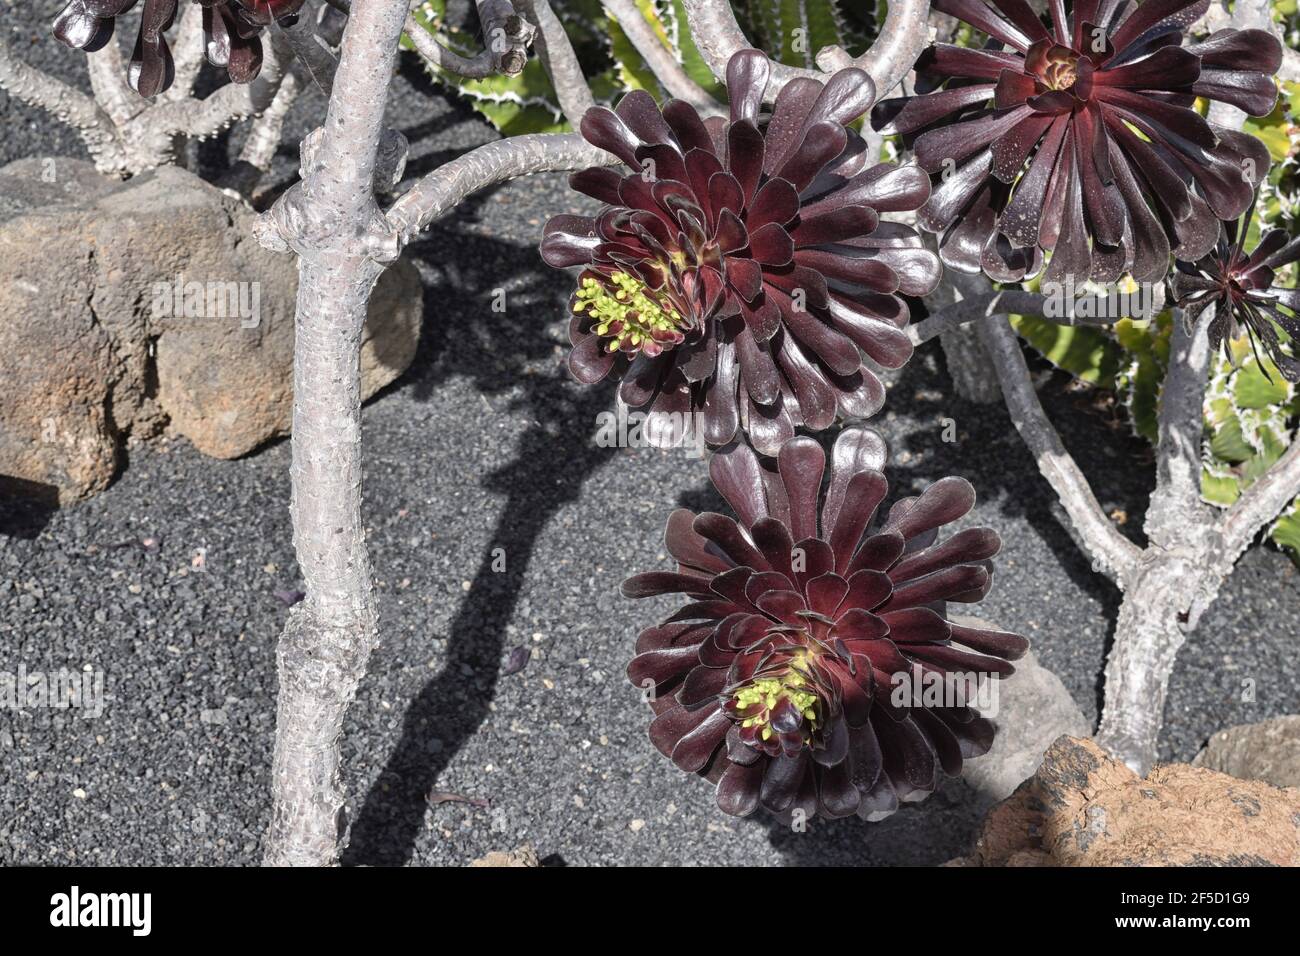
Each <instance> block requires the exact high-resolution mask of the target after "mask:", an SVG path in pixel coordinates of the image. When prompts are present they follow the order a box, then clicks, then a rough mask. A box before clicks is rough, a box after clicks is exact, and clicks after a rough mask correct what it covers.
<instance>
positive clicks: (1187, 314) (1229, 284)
mask: <svg viewBox="0 0 1300 956" xmlns="http://www.w3.org/2000/svg"><path fill="white" fill-rule="evenodd" d="M1254 210H1255V207H1254V205H1253V204H1252V205H1251V207H1250V209H1249V210H1248V211H1247V212H1246V214H1245V215H1244V216H1243V217H1242V218H1241V221H1240V222H1236V221H1229V222H1225V223H1224V224H1223V229H1222V232H1221V234H1220V236H1219V241H1218V242H1217V243H1216V244H1215V246H1214V248H1213V249H1212V250H1210V252H1209V253H1208V254H1207V255H1205V256H1203V257H1202V258H1201V259H1200V260H1199V261H1197V262H1196V263H1195V264H1193V263H1188V262H1178V263H1177V264H1176V265H1177V270H1176V271H1175V272H1174V275H1173V277H1172V279H1171V281H1170V286H1171V287H1172V290H1173V297H1174V304H1175V305H1176V306H1177V307H1178V308H1180V309H1182V310H1183V317H1184V318H1185V319H1186V321H1187V322H1188V323H1189V324H1192V325H1194V324H1195V323H1196V322H1197V320H1198V319H1200V317H1201V314H1202V313H1203V312H1204V311H1205V310H1206V309H1207V308H1209V307H1210V306H1214V308H1215V312H1214V318H1212V319H1211V320H1210V324H1209V328H1208V334H1209V339H1210V348H1212V349H1217V348H1219V347H1220V346H1222V347H1223V351H1224V355H1230V353H1229V351H1228V341H1229V340H1232V339H1236V338H1237V337H1238V336H1240V335H1242V334H1245V335H1247V336H1249V338H1250V344H1251V348H1253V349H1254V350H1255V357H1256V358H1259V349H1260V347H1261V346H1262V347H1263V349H1264V351H1265V352H1266V353H1267V354H1268V357H1269V358H1270V359H1272V361H1273V364H1274V365H1276V366H1277V369H1278V371H1279V372H1281V373H1282V376H1283V377H1284V378H1286V379H1287V380H1288V381H1291V382H1300V358H1298V355H1300V288H1290V289H1287V288H1283V287H1281V286H1276V285H1274V283H1275V282H1276V281H1277V278H1278V271H1279V270H1281V269H1283V268H1285V267H1286V266H1289V265H1292V264H1293V263H1296V262H1300V239H1293V238H1291V236H1290V235H1289V234H1288V233H1286V232H1284V231H1283V230H1281V229H1272V230H1270V231H1269V232H1267V233H1265V234H1264V236H1263V238H1261V239H1260V241H1259V245H1257V246H1256V247H1255V249H1254V251H1253V252H1250V253H1247V252H1246V250H1245V244H1246V233H1247V230H1248V229H1249V228H1250V220H1251V216H1252V214H1253V213H1254ZM1279 328H1280V329H1281V331H1282V333H1283V336H1279V335H1278V329H1279ZM1283 337H1285V341H1283ZM1260 367H1261V369H1264V366H1263V364H1262V363H1261V365H1260ZM1264 374H1265V375H1267V374H1268V372H1267V370H1265V371H1264Z"/></svg>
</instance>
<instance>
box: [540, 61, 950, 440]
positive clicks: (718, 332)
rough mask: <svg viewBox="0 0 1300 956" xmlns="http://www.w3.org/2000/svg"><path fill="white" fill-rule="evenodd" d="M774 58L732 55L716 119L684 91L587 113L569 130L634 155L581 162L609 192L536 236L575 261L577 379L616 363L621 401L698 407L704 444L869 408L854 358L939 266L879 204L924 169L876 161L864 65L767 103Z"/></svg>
mask: <svg viewBox="0 0 1300 956" xmlns="http://www.w3.org/2000/svg"><path fill="white" fill-rule="evenodd" d="M769 71H770V63H769V61H768V59H767V58H766V57H765V56H763V55H762V54H761V53H759V52H758V51H756V50H742V51H740V52H738V53H736V54H735V55H734V56H733V57H732V59H731V61H730V62H729V63H728V66H727V90H728V95H729V97H730V101H731V103H730V117H729V119H728V118H723V117H720V116H719V117H710V118H708V119H702V118H701V117H700V115H699V114H698V113H697V112H696V111H695V109H694V108H693V107H692V106H690V105H689V104H687V103H685V102H682V101H680V100H672V101H669V102H668V103H667V104H665V106H664V107H663V109H662V110H660V108H659V107H658V106H657V105H656V104H655V101H654V100H653V98H651V97H650V95H649V94H647V93H645V92H642V91H636V92H632V93H629V94H628V95H627V96H625V97H623V99H622V100H621V101H620V102H619V104H618V106H617V108H616V109H614V110H609V109H606V108H604V107H596V108H593V109H591V110H589V111H588V112H587V114H586V115H585V116H584V117H583V120H582V124H581V127H582V134H583V136H584V137H586V139H587V140H588V141H589V142H591V143H592V144H594V145H596V146H599V147H601V148H602V149H605V150H607V151H608V152H610V153H611V154H613V155H614V156H617V157H618V158H619V159H620V160H622V161H623V162H624V163H625V164H627V166H628V167H630V169H629V171H627V172H619V171H617V170H615V169H613V168H609V167H596V168H592V169H587V170H584V171H582V172H579V173H576V174H575V175H574V176H573V177H572V180H571V183H572V185H573V188H574V189H576V190H578V191H580V192H582V193H585V194H587V195H588V196H592V197H594V198H595V199H597V200H599V201H601V202H602V203H604V204H605V206H604V208H603V209H601V210H600V211H599V212H598V213H597V214H596V215H594V216H577V215H563V216H556V217H554V218H552V219H551V220H550V221H549V222H548V223H547V224H546V227H545V234H544V239H543V241H542V258H543V259H545V261H546V262H547V263H548V264H550V265H552V266H555V267H557V268H569V267H581V270H582V271H581V274H580V277H579V280H578V289H577V292H576V293H575V294H574V296H573V298H572V300H571V307H572V309H573V316H572V320H571V323H570V338H571V341H572V344H573V351H572V353H571V354H570V356H569V369H570V371H571V372H572V374H573V375H574V377H575V378H577V379H578V380H579V381H580V382H583V383H585V384H592V383H595V382H598V381H600V380H601V379H603V378H605V377H606V376H607V375H609V374H611V373H613V374H617V375H619V376H620V377H621V378H622V384H621V387H620V390H619V396H620V398H621V400H622V401H623V402H625V403H626V404H627V405H628V406H629V407H631V408H634V409H639V410H644V411H648V412H652V413H656V412H657V413H676V414H677V415H687V416H689V415H697V416H699V419H698V422H699V424H700V425H701V426H702V431H703V435H704V438H705V439H706V440H707V441H708V442H709V443H710V444H712V445H722V444H725V443H726V442H728V441H730V440H732V438H733V437H735V436H736V434H737V432H738V431H743V432H745V433H746V434H747V435H748V437H749V440H750V441H751V442H752V443H753V445H754V447H756V448H758V449H759V450H760V451H763V452H765V453H770V452H775V451H776V449H778V448H779V447H780V446H781V442H782V441H784V440H785V439H787V438H789V437H791V436H792V435H793V434H794V432H795V429H796V428H797V427H799V426H804V427H806V428H809V429H814V430H816V429H822V428H825V427H827V426H828V425H830V424H831V423H832V422H833V421H834V420H835V417H836V414H837V413H838V414H842V415H844V416H847V417H859V418H860V417H867V416H870V415H872V414H874V413H875V412H876V411H878V410H879V408H880V406H881V404H882V402H883V400H884V390H883V388H882V386H881V383H880V381H879V379H877V377H876V376H875V375H874V374H873V373H872V371H871V370H870V368H869V367H868V365H867V364H866V363H865V362H864V361H863V354H864V353H865V355H866V356H867V357H868V358H870V359H871V360H873V361H875V362H877V363H879V364H880V365H882V366H885V367H888V368H896V367H898V366H900V365H902V364H903V363H904V362H906V361H907V359H908V358H909V357H910V356H911V354H912V346H911V344H910V342H909V340H908V337H907V335H906V333H905V332H904V331H903V326H905V325H906V324H907V322H908V319H909V311H908V307H907V304H906V303H905V302H904V300H903V298H902V296H920V295H925V294H926V293H928V292H930V291H932V290H933V289H934V287H935V286H936V284H937V283H938V281H939V276H940V266H939V262H938V259H937V257H936V256H935V255H934V254H933V253H932V252H930V251H929V250H927V249H925V248H923V246H922V243H921V239H920V237H919V236H918V235H917V233H916V231H915V230H914V229H912V228H911V227H909V226H906V225H903V224H901V223H897V222H890V221H886V220H884V219H882V214H886V213H905V212H908V211H911V210H915V209H917V208H918V207H919V206H920V205H921V204H922V203H924V202H925V200H926V199H927V198H928V196H929V194H930V182H929V177H928V176H927V175H926V174H925V172H924V171H922V170H921V169H919V168H918V167H916V166H915V165H910V166H899V165H896V164H892V163H877V162H875V157H872V156H870V155H869V154H868V153H869V151H868V149H867V146H866V143H865V141H864V140H863V138H862V137H861V136H860V135H859V134H858V133H857V132H856V131H854V130H853V129H851V128H849V127H848V126H847V125H846V124H849V123H852V122H853V121H854V120H855V119H857V118H858V117H860V116H862V114H863V113H865V112H866V110H867V109H868V108H869V107H870V106H871V103H872V100H873V99H874V96H875V88H874V86H873V84H872V82H871V78H870V77H869V76H867V74H866V73H864V72H862V71H861V70H857V69H848V70H841V71H839V72H838V73H836V74H834V75H832V76H831V77H829V78H828V79H827V80H826V81H825V82H824V83H823V82H821V81H818V80H813V79H808V78H799V79H795V80H792V81H791V82H789V83H788V84H786V85H785V86H784V87H783V88H782V89H781V91H780V93H779V94H778V95H777V97H776V100H775V102H774V104H773V106H772V108H771V112H770V114H769V113H766V112H764V111H763V109H762V103H763V96H764V93H765V91H766V89H767V86H768V77H769ZM647 434H648V435H649V436H650V437H651V438H652V439H653V437H654V430H653V429H648V430H647Z"/></svg>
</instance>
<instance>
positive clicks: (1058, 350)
mask: <svg viewBox="0 0 1300 956" xmlns="http://www.w3.org/2000/svg"><path fill="white" fill-rule="evenodd" d="M1011 324H1012V326H1013V327H1014V328H1015V330H1016V331H1017V332H1018V333H1019V334H1020V335H1021V337H1022V338H1024V339H1025V341H1027V342H1028V343H1029V344H1030V345H1032V346H1033V347H1034V348H1035V349H1037V350H1038V351H1039V352H1040V353H1041V354H1042V355H1043V357H1044V358H1046V359H1047V360H1048V361H1049V362H1051V363H1052V364H1053V365H1055V366H1056V367H1057V368H1060V369H1063V370H1065V371H1067V372H1069V373H1070V374H1071V375H1073V376H1074V377H1075V378H1077V379H1079V380H1080V381H1084V382H1088V383H1089V384H1091V385H1097V386H1099V387H1101V388H1112V387H1114V384H1115V375H1116V373H1117V372H1118V371H1119V367H1120V358H1121V355H1120V351H1119V349H1118V348H1117V347H1116V345H1115V343H1114V342H1113V341H1112V340H1111V339H1110V337H1109V336H1107V335H1106V334H1105V333H1104V332H1102V331H1101V330H1100V329H1094V328H1086V327H1083V326H1078V325H1058V324H1057V323H1055V322H1052V321H1049V320H1047V319H1042V318H1039V317H1038V316H1031V315H1013V316H1012V317H1011Z"/></svg>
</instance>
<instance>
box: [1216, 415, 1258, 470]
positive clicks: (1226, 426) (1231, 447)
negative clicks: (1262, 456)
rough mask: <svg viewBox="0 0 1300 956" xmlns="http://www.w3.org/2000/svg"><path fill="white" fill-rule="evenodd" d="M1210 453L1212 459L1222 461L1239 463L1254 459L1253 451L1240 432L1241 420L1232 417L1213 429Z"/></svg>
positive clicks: (1234, 416)
mask: <svg viewBox="0 0 1300 956" xmlns="http://www.w3.org/2000/svg"><path fill="white" fill-rule="evenodd" d="M1210 451H1211V452H1212V453H1213V454H1214V457H1216V458H1221V459H1223V460H1224V461H1230V462H1241V461H1247V460H1248V459H1250V458H1252V457H1254V454H1255V449H1253V448H1251V447H1250V443H1249V442H1248V441H1246V439H1245V436H1244V435H1242V432H1241V419H1240V418H1239V417H1238V416H1236V415H1233V416H1231V417H1230V418H1228V419H1227V420H1226V421H1225V422H1223V424H1221V425H1220V426H1219V427H1218V428H1217V429H1215V431H1214V434H1213V435H1211V436H1210Z"/></svg>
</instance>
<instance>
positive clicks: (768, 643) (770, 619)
mask: <svg viewBox="0 0 1300 956" xmlns="http://www.w3.org/2000/svg"><path fill="white" fill-rule="evenodd" d="M884 460H885V446H884V442H883V440H882V439H881V438H880V437H879V436H878V435H877V434H876V433H875V432H873V431H871V430H869V429H867V428H863V427H857V426H855V427H850V428H848V429H846V430H845V431H843V432H842V433H841V434H840V436H839V437H838V438H837V440H836V442H835V446H834V449H833V451H832V454H831V461H830V467H829V481H828V484H827V488H826V491H825V493H824V494H822V493H821V486H822V478H823V473H824V472H825V471H826V457H825V454H824V453H823V451H822V449H821V447H820V446H819V445H818V444H817V443H816V442H815V441H813V440H812V439H811V438H806V437H799V438H795V439H792V440H790V441H788V442H786V444H785V445H784V446H783V447H782V448H781V451H780V454H779V455H778V456H777V459H776V461H775V463H773V462H771V461H770V460H762V459H760V458H759V457H758V456H756V455H755V454H754V453H753V451H751V450H750V449H749V448H748V447H746V446H744V445H732V446H730V447H728V448H727V449H724V450H722V451H720V452H718V453H717V454H715V455H714V456H713V458H712V460H711V462H710V474H711V477H712V479H713V483H714V485H715V486H716V487H717V489H718V491H719V492H720V493H721V495H722V496H723V498H725V499H726V501H727V502H728V504H729V505H730V506H731V507H732V508H733V509H734V510H735V512H736V515H737V516H738V520H733V519H732V518H729V517H725V516H724V515H720V514H701V515H695V514H692V513H691V512H690V511H686V510H680V511H676V512H674V513H673V514H672V516H671V517H670V518H669V520H668V530H667V546H668V551H669V553H670V554H671V555H672V557H673V558H674V559H676V561H677V563H678V566H677V570H676V571H652V572H648V573H643V574H638V575H636V576H634V577H632V578H630V579H628V581H626V582H625V583H624V585H623V593H624V594H626V595H627V596H629V597H638V598H639V597H651V596H654V595H660V594H671V593H680V594H684V595H686V597H687V598H688V599H689V602H690V603H688V604H687V605H686V606H685V607H683V608H681V609H680V610H679V611H677V613H675V614H673V615H672V616H671V617H669V618H668V619H667V620H666V621H665V622H664V623H663V624H661V625H659V626H657V627H651V628H649V629H648V630H645V631H643V632H642V633H641V635H640V636H639V637H638V638H637V644H636V651H637V654H636V657H635V658H634V659H633V661H632V663H631V665H630V666H629V667H628V677H629V679H630V680H631V681H632V682H633V683H634V684H636V685H637V686H639V687H642V688H646V689H649V688H651V687H653V689H654V694H653V696H652V698H651V706H652V708H653V709H654V712H655V717H654V719H653V720H652V721H651V723H650V739H651V741H652V742H653V743H654V745H655V747H657V748H658V749H659V751H660V752H662V753H663V754H664V755H665V756H666V757H669V758H671V759H672V761H673V763H675V764H676V765H677V766H678V767H679V768H680V769H682V770H684V771H686V772H688V773H695V774H699V775H701V776H703V777H705V778H707V779H708V780H710V781H713V782H715V783H716V784H717V801H718V806H719V807H721V808H722V809H723V810H724V811H726V812H727V813H730V814H734V815H737V816H745V815H748V814H750V813H753V812H754V811H755V810H756V809H757V808H759V807H760V806H761V807H763V808H764V809H766V810H767V811H769V812H771V813H774V814H777V815H778V816H781V817H786V818H789V817H791V816H792V815H793V813H794V811H796V810H800V811H802V812H803V814H804V819H807V818H808V817H811V816H812V815H813V814H814V813H815V814H819V815H821V816H823V817H846V816H850V815H853V814H856V815H857V816H859V817H862V818H863V819H866V820H878V819H882V818H884V817H886V816H888V815H889V814H890V813H892V812H893V811H894V810H895V809H897V807H898V805H899V803H900V802H904V801H914V800H920V799H923V798H924V797H926V796H927V795H928V794H930V793H931V792H932V791H933V790H934V788H935V786H936V785H937V783H938V780H939V779H940V778H939V771H940V770H942V771H943V772H944V773H947V774H953V775H955V774H958V773H960V771H961V767H962V761H963V760H964V759H966V758H969V757H974V756H978V755H980V754H983V753H986V752H987V751H988V749H989V747H990V746H991V744H992V742H993V735H994V730H995V728H994V725H993V724H992V723H991V722H990V721H989V720H987V719H986V718H984V717H982V716H980V714H979V713H978V712H977V711H976V710H975V709H974V708H973V707H972V706H970V704H971V703H972V698H971V697H970V696H965V697H962V698H961V699H956V700H954V699H945V700H934V699H932V698H922V697H918V696H908V695H907V694H906V693H905V694H904V695H903V696H902V698H901V699H898V698H896V695H895V688H896V679H895V675H901V674H906V675H912V677H916V676H917V675H934V676H932V677H930V678H922V679H921V681H919V682H916V681H914V683H913V686H914V687H915V686H919V684H920V683H924V682H925V680H927V679H929V680H943V679H945V678H944V675H957V674H979V675H983V676H984V677H987V678H992V679H996V678H1001V677H1004V676H1006V675H1009V674H1011V673H1013V671H1014V668H1013V667H1012V665H1011V664H1009V663H1007V662H1008V661H1009V660H1014V659H1016V658H1018V657H1020V656H1021V655H1022V654H1023V653H1024V652H1025V650H1026V648H1027V647H1028V642H1027V641H1026V640H1025V639H1024V638H1023V637H1020V636H1018V635H1015V634H1010V633H1005V632H1002V631H991V630H984V629H978V628H973V627H967V626H964V625H960V624H956V623H953V622H951V621H949V620H947V619H946V618H945V611H944V607H945V602H948V601H957V602H973V601H979V600H981V599H982V598H983V597H984V595H985V594H986V593H987V591H988V590H989V587H990V585H991V582H992V563H991V561H990V559H991V558H992V557H993V556H994V555H995V554H996V553H997V552H998V550H999V548H1000V546H1001V542H1000V540H999V538H998V535H997V534H996V533H995V532H994V531H992V530H991V529H989V528H967V529H965V530H963V531H960V532H958V533H956V534H954V535H952V536H951V537H949V538H948V539H947V540H945V541H944V542H942V543H936V539H937V536H938V529H939V528H941V527H942V526H944V525H946V524H949V523H951V522H953V521H956V520H957V519H959V518H961V517H962V516H963V515H965V514H966V513H967V512H968V511H969V510H970V508H971V506H972V504H973V503H974V500H975V492H974V489H972V488H971V486H970V484H969V483H968V482H966V481H964V480H963V479H961V478H944V479H942V480H940V481H938V482H935V483H934V484H933V485H931V486H930V487H929V488H927V489H926V490H925V491H924V492H922V493H921V494H920V495H919V496H917V497H914V498H904V499H901V500H900V501H898V502H896V503H895V504H894V506H893V507H892V508H890V509H889V513H888V517H887V519H886V520H885V521H884V522H883V523H881V524H880V525H879V526H878V527H876V528H875V529H874V530H869V529H870V528H871V525H872V523H873V519H874V517H875V515H876V512H877V509H878V508H879V506H880V504H881V502H882V501H883V500H884V498H885V494H886V491H887V484H886V481H885V477H884V475H883V474H881V471H880V469H881V468H882V466H883V464H884ZM953 683H954V686H960V682H956V681H954V682H953Z"/></svg>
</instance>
